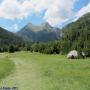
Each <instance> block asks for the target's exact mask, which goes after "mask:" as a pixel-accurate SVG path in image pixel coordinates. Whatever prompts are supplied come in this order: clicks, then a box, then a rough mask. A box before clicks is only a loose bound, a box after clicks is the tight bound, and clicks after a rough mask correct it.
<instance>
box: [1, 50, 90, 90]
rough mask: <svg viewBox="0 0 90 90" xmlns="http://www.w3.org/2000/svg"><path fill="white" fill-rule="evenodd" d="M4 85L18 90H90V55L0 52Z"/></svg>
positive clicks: (2, 85) (2, 82) (2, 84)
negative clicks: (71, 55)
mask: <svg viewBox="0 0 90 90" xmlns="http://www.w3.org/2000/svg"><path fill="white" fill-rule="evenodd" d="M0 87H18V90H90V58H86V59H76V60H70V59H67V58H66V56H64V55H45V54H39V53H30V52H16V53H1V54H0Z"/></svg>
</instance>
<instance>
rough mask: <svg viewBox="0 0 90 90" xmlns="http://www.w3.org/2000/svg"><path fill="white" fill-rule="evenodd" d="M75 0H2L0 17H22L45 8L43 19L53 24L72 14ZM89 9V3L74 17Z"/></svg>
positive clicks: (11, 18) (13, 18) (61, 21)
mask: <svg viewBox="0 0 90 90" xmlns="http://www.w3.org/2000/svg"><path fill="white" fill-rule="evenodd" d="M77 1H79V0H66V1H65V0H2V3H0V17H2V18H5V19H10V20H15V19H23V18H27V17H28V16H30V15H32V13H35V14H37V15H39V14H40V13H41V12H42V11H43V10H45V14H44V16H43V19H44V20H45V21H47V22H48V23H49V24H51V25H52V26H55V25H58V24H60V23H63V22H65V21H67V20H68V19H69V18H70V17H72V16H73V14H74V12H73V7H74V3H75V2H77ZM87 7H88V8H87ZM86 8H87V9H86ZM89 10H90V4H89V5H88V6H86V7H84V8H82V9H81V10H80V11H79V12H78V14H77V15H76V17H77V18H78V17H80V16H82V15H83V14H84V13H86V12H87V11H89Z"/></svg>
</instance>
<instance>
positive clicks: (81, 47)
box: [61, 13, 90, 55]
mask: <svg viewBox="0 0 90 90" xmlns="http://www.w3.org/2000/svg"><path fill="white" fill-rule="evenodd" d="M62 31H63V33H62V36H63V37H62V41H61V42H62V44H63V47H64V48H63V51H66V52H68V51H70V50H72V49H76V50H78V51H86V52H88V53H89V55H90V13H87V14H86V15H84V16H83V17H81V18H80V19H79V20H77V21H76V22H73V23H71V24H68V25H67V26H66V27H64V28H63V30H62ZM66 45H67V46H66Z"/></svg>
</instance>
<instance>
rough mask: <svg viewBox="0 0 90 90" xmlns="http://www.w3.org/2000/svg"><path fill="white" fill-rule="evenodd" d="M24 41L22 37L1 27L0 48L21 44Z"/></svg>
mask: <svg viewBox="0 0 90 90" xmlns="http://www.w3.org/2000/svg"><path fill="white" fill-rule="evenodd" d="M22 42H23V41H22V39H21V38H20V37H18V36H16V35H15V34H13V33H12V32H9V31H7V30H5V29H3V28H1V27H0V48H5V47H6V48H7V47H9V46H10V45H17V44H18V45H19V44H21V43H22Z"/></svg>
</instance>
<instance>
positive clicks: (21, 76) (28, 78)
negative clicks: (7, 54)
mask: <svg viewBox="0 0 90 90" xmlns="http://www.w3.org/2000/svg"><path fill="white" fill-rule="evenodd" d="M11 60H13V61H14V62H15V65H16V71H15V72H14V73H13V74H12V75H10V76H8V77H7V78H6V79H4V80H3V81H2V82H1V83H0V87H4V86H7V87H18V88H19V90H42V85H41V83H42V81H41V80H42V79H41V78H40V73H39V72H38V69H39V68H38V66H37V64H35V63H34V62H33V60H28V59H25V60H24V59H22V60H21V59H19V58H11ZM43 90H44V89H43Z"/></svg>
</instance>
